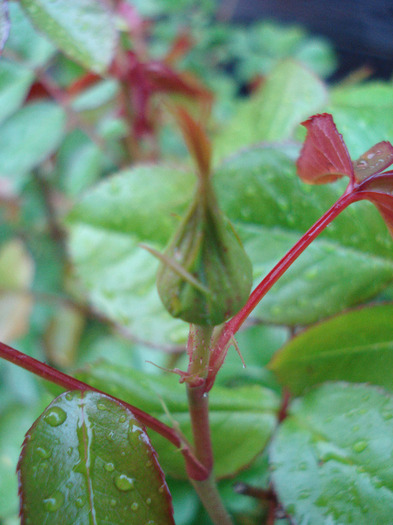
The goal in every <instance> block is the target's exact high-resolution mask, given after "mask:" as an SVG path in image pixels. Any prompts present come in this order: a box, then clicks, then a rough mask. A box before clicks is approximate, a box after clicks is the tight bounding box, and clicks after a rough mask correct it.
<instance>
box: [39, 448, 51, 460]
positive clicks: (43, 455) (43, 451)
mask: <svg viewBox="0 0 393 525" xmlns="http://www.w3.org/2000/svg"><path fill="white" fill-rule="evenodd" d="M37 454H38V455H39V456H40V457H41V458H43V459H48V458H50V457H51V455H52V452H51V451H50V450H46V448H44V447H37Z"/></svg>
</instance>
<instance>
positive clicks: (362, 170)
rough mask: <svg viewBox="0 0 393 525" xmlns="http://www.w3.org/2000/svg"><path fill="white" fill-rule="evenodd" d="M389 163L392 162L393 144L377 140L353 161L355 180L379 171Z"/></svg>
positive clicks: (360, 179)
mask: <svg viewBox="0 0 393 525" xmlns="http://www.w3.org/2000/svg"><path fill="white" fill-rule="evenodd" d="M391 164H393V146H392V145H391V144H390V142H387V141H384V142H378V144H375V146H373V147H372V148H370V149H369V150H368V151H366V153H363V155H362V156H361V157H359V158H358V159H357V160H355V161H354V162H353V169H354V172H355V177H356V180H358V181H359V182H360V181H362V180H364V179H366V178H367V177H370V176H371V175H375V174H376V173H381V172H382V171H383V170H385V169H386V168H388V167H389V166H390V165H391Z"/></svg>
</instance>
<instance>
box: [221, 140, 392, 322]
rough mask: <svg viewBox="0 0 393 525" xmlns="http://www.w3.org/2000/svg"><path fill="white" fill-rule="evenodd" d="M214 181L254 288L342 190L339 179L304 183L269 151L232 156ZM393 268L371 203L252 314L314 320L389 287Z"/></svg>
mask: <svg viewBox="0 0 393 525" xmlns="http://www.w3.org/2000/svg"><path fill="white" fill-rule="evenodd" d="M294 156H296V150H295V155H294ZM213 180H214V182H215V184H216V188H217V193H218V198H219V202H220V204H221V207H222V209H223V211H224V212H226V213H227V214H228V216H229V218H230V219H231V220H232V222H233V223H234V224H235V227H236V230H237V232H238V233H239V235H240V237H241V239H242V241H243V243H244V246H245V249H246V251H247V253H248V255H249V257H250V259H251V261H252V263H253V269H254V279H255V281H254V282H255V283H257V282H259V280H260V279H262V278H263V277H264V276H265V275H266V274H267V272H268V271H269V270H271V269H272V268H273V266H274V265H275V264H276V263H277V262H278V261H279V260H280V259H281V257H282V256H283V255H284V254H285V253H286V251H287V250H289V249H290V248H291V247H292V246H293V245H294V244H295V242H296V241H297V240H298V239H299V238H300V237H301V235H302V234H303V233H304V232H305V231H306V230H307V229H308V228H309V227H310V226H311V225H312V224H313V223H314V222H315V221H316V220H317V219H318V218H319V217H320V216H321V215H322V214H323V213H324V212H325V211H326V210H327V209H328V208H329V207H330V206H331V205H332V204H333V203H334V202H335V201H336V200H337V198H338V197H339V196H340V195H341V193H342V191H343V186H342V184H341V183H340V181H338V182H337V183H336V184H332V185H326V186H324V185H318V186H309V185H305V184H303V183H302V182H301V181H300V180H299V178H298V177H297V176H296V174H295V166H294V162H293V160H292V152H291V150H290V149H288V148H285V151H284V150H283V148H280V147H273V146H272V147H264V148H263V147H261V148H253V149H250V150H248V151H247V150H246V151H243V152H242V153H240V154H239V155H237V156H234V157H233V158H231V159H229V160H228V161H226V162H224V163H223V164H222V165H221V166H220V167H219V168H218V169H217V171H216V173H215V175H214V179H213ZM342 182H344V181H342ZM392 271H393V249H392V244H391V240H390V238H389V234H388V232H387V230H386V226H385V225H384V224H383V221H382V219H381V218H380V217H378V212H377V211H376V210H375V209H373V207H372V205H370V204H369V203H363V202H362V203H356V204H354V205H352V206H351V207H350V208H349V209H347V210H345V211H344V212H343V213H342V214H341V215H340V216H339V217H337V219H335V221H334V222H333V223H332V224H331V225H330V226H329V227H328V228H327V229H326V230H325V231H324V232H323V233H322V234H321V235H320V236H319V237H318V238H317V239H316V240H315V241H314V242H313V243H312V245H311V246H309V247H308V248H307V250H306V251H305V252H304V253H303V254H302V255H301V256H300V258H299V259H298V260H297V261H296V262H295V263H294V264H293V266H292V267H291V268H290V269H289V270H288V272H286V274H285V275H284V276H283V277H282V278H281V279H280V281H279V282H278V283H277V284H275V285H274V286H273V288H272V289H271V290H270V291H269V293H268V294H267V295H266V297H264V299H263V301H262V302H261V304H260V305H259V306H258V307H257V309H256V310H255V311H254V315H256V316H257V317H258V318H261V319H264V320H267V321H273V322H276V323H277V322H278V323H283V324H308V323H310V322H315V321H316V320H318V319H321V318H323V317H327V316H329V315H333V314H334V313H337V312H339V311H342V310H344V309H345V308H348V307H349V306H351V305H354V304H358V303H360V302H361V301H363V300H366V299H367V298H370V297H372V296H373V295H375V294H376V293H378V290H381V289H383V287H384V286H387V285H388V283H389V281H390V280H391V279H392V275H393V274H392Z"/></svg>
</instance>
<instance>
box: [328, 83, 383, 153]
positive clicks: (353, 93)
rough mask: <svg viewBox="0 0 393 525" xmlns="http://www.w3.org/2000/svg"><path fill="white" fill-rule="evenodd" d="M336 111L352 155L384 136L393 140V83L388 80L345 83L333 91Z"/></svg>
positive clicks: (332, 105) (333, 110) (331, 106)
mask: <svg viewBox="0 0 393 525" xmlns="http://www.w3.org/2000/svg"><path fill="white" fill-rule="evenodd" d="M326 111H328V112H329V113H332V114H333V117H334V121H335V123H336V126H337V129H339V130H340V133H342V134H343V137H344V140H345V143H346V145H347V147H348V150H349V153H350V155H351V157H352V159H357V158H358V157H360V155H362V154H363V153H364V152H365V151H367V150H368V149H369V148H370V147H371V146H373V145H374V144H377V143H378V142H380V141H381V140H389V141H391V142H393V87H392V85H391V83H387V82H369V83H364V84H360V85H354V86H342V87H340V88H336V89H334V90H333V91H332V94H331V100H330V103H329V105H328V107H327V108H326Z"/></svg>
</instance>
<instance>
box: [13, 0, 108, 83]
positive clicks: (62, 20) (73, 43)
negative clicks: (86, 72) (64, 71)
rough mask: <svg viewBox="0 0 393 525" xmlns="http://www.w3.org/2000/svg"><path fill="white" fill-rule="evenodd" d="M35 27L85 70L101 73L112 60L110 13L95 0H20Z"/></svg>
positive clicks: (102, 3)
mask: <svg viewBox="0 0 393 525" xmlns="http://www.w3.org/2000/svg"><path fill="white" fill-rule="evenodd" d="M21 4H22V6H23V8H24V9H25V11H26V14H27V15H28V16H29V17H30V18H31V20H32V21H33V23H34V24H35V25H36V26H37V28H38V29H39V30H40V31H42V32H43V33H45V34H46V35H47V36H48V38H49V39H50V40H51V41H52V42H53V43H54V44H55V45H56V46H58V47H59V48H60V49H61V50H62V51H64V53H66V54H67V55H69V56H70V57H71V58H73V59H74V60H76V61H77V62H79V63H81V64H82V65H83V66H85V67H86V68H88V69H92V70H94V71H97V72H98V73H102V72H104V71H105V70H106V69H107V67H108V66H109V64H110V63H111V61H112V58H113V54H114V51H115V46H116V41H117V33H116V29H115V25H114V19H113V15H112V13H111V12H110V11H109V9H108V8H107V7H106V6H105V4H104V2H101V1H97V0H57V1H56V2H52V1H51V0H21Z"/></svg>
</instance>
